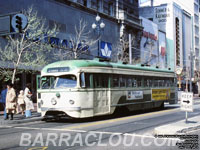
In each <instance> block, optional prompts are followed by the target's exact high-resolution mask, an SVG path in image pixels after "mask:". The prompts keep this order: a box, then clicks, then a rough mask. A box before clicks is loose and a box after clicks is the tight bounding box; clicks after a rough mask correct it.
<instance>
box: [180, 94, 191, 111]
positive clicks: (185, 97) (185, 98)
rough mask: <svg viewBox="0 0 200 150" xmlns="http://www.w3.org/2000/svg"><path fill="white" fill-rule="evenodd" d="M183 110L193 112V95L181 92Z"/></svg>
mask: <svg viewBox="0 0 200 150" xmlns="http://www.w3.org/2000/svg"><path fill="white" fill-rule="evenodd" d="M181 110H182V111H188V112H193V93H192V92H181Z"/></svg>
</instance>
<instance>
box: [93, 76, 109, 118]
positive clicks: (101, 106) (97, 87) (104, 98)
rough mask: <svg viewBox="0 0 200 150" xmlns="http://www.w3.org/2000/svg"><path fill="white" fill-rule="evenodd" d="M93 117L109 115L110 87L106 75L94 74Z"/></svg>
mask: <svg viewBox="0 0 200 150" xmlns="http://www.w3.org/2000/svg"><path fill="white" fill-rule="evenodd" d="M93 82H94V95H93V100H94V101H93V106H94V115H101V114H109V113H110V94H111V92H110V88H109V87H110V86H109V75H108V74H94V75H93Z"/></svg>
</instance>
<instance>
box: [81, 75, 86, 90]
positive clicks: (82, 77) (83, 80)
mask: <svg viewBox="0 0 200 150" xmlns="http://www.w3.org/2000/svg"><path fill="white" fill-rule="evenodd" d="M81 87H82V88H85V73H84V72H82V73H81Z"/></svg>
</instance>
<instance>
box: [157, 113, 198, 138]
mask: <svg viewBox="0 0 200 150" xmlns="http://www.w3.org/2000/svg"><path fill="white" fill-rule="evenodd" d="M197 129H200V116H196V117H192V118H189V119H188V121H187V122H186V121H185V120H181V121H177V122H174V123H170V124H167V125H163V126H159V127H156V128H155V129H154V134H155V135H176V134H185V133H188V132H190V131H194V130H197Z"/></svg>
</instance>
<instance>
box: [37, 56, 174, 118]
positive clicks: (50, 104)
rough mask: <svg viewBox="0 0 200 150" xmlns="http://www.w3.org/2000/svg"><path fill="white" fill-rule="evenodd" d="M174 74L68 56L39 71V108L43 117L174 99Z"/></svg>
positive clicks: (101, 112)
mask: <svg viewBox="0 0 200 150" xmlns="http://www.w3.org/2000/svg"><path fill="white" fill-rule="evenodd" d="M175 88H176V82H175V74H174V72H173V71H170V70H167V69H158V68H152V67H147V66H141V65H128V64H122V63H111V62H101V61H99V60H98V59H95V60H69V61H60V62H55V63H52V64H49V65H47V66H46V67H44V68H43V69H42V71H41V78H40V86H39V89H38V94H37V98H38V111H39V112H41V114H42V116H43V117H57V118H58V117H62V116H65V117H70V118H85V117H93V116H99V115H107V114H113V113H114V111H115V110H116V108H120V107H123V108H124V109H128V110H130V111H132V110H140V109H148V108H154V107H162V106H164V102H166V101H167V102H169V103H176V98H175Z"/></svg>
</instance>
